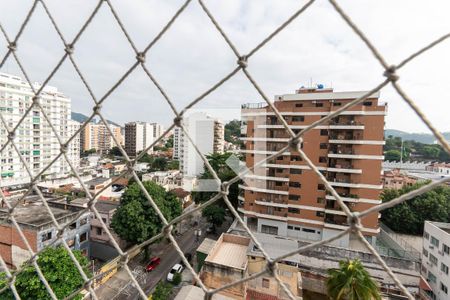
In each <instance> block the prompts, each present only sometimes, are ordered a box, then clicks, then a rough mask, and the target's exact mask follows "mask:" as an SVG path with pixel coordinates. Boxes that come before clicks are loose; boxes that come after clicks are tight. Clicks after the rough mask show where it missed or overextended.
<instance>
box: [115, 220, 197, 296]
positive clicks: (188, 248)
mask: <svg viewBox="0 0 450 300" xmlns="http://www.w3.org/2000/svg"><path fill="white" fill-rule="evenodd" d="M195 229H197V228H190V229H189V230H188V231H186V232H185V233H184V234H183V235H181V236H178V237H176V241H177V242H178V245H179V246H180V248H181V249H182V250H183V253H188V252H191V253H192V252H193V251H195V249H196V248H197V247H198V245H200V243H201V241H202V240H203V239H204V236H202V237H201V238H200V239H199V241H196V239H195ZM203 232H204V230H203ZM151 256H152V257H153V256H158V257H160V258H161V263H160V264H159V265H158V266H157V267H156V269H155V270H153V271H152V272H148V273H146V274H145V276H143V278H142V280H139V284H140V285H141V288H142V290H143V291H144V292H145V293H146V294H147V295H148V294H150V292H151V291H152V290H153V289H154V288H155V286H156V285H157V284H158V282H159V281H160V280H166V276H167V274H168V273H169V271H170V270H171V269H172V267H173V265H175V264H176V263H179V262H180V261H181V258H180V256H179V254H178V252H176V250H175V249H174V248H173V246H172V245H171V244H169V245H167V246H166V247H165V248H163V249H162V250H160V251H157V252H156V251H155V252H154V253H152V254H151ZM129 265H130V267H131V268H133V267H137V266H140V265H142V263H141V260H140V257H136V259H135V260H133V261H131V262H130V263H129ZM116 299H120V300H125V299H139V295H138V292H137V290H136V289H133V292H132V293H131V295H120V296H118V297H117V298H116Z"/></svg>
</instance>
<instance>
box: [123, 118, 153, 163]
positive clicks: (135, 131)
mask: <svg viewBox="0 0 450 300" xmlns="http://www.w3.org/2000/svg"><path fill="white" fill-rule="evenodd" d="M161 131H162V127H161V125H159V124H157V123H147V122H129V123H126V124H125V151H126V152H127V154H128V155H129V156H132V157H134V156H136V155H138V154H139V152H141V151H143V150H144V149H147V148H148V147H149V146H150V145H152V144H153V142H154V141H155V140H156V139H157V138H158V137H159V136H158V134H161ZM155 134H156V135H155ZM152 152H153V147H151V148H149V149H148V150H147V153H152Z"/></svg>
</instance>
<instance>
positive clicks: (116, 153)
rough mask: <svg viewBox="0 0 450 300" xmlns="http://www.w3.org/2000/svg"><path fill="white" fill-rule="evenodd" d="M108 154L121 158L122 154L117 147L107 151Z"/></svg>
mask: <svg viewBox="0 0 450 300" xmlns="http://www.w3.org/2000/svg"><path fill="white" fill-rule="evenodd" d="M109 154H111V155H113V156H122V152H120V149H119V147H117V146H114V147H112V148H111V150H109Z"/></svg>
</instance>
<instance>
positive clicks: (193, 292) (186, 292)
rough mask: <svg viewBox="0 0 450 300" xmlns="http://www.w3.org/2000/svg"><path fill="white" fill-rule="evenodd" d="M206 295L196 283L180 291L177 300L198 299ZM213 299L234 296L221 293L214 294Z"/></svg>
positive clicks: (225, 299)
mask: <svg viewBox="0 0 450 300" xmlns="http://www.w3.org/2000/svg"><path fill="white" fill-rule="evenodd" d="M204 296H205V292H203V290H202V289H201V288H199V287H197V286H194V285H185V286H183V287H182V288H181V290H180V291H179V292H178V294H177V296H176V297H175V300H197V299H203V298H204ZM212 299H213V300H231V299H232V298H230V297H226V296H224V295H221V294H214V295H213V296H212Z"/></svg>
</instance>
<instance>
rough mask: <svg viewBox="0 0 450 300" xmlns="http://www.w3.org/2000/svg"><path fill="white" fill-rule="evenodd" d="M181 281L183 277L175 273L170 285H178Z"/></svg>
mask: <svg viewBox="0 0 450 300" xmlns="http://www.w3.org/2000/svg"><path fill="white" fill-rule="evenodd" d="M181 280H183V276H182V275H181V273H175V275H173V281H172V284H173V285H179V284H180V283H181Z"/></svg>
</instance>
